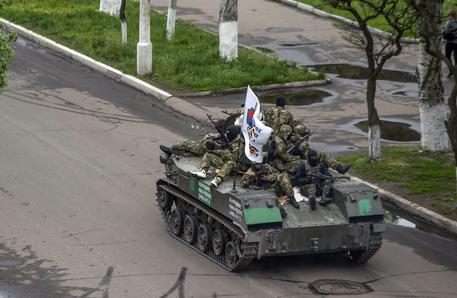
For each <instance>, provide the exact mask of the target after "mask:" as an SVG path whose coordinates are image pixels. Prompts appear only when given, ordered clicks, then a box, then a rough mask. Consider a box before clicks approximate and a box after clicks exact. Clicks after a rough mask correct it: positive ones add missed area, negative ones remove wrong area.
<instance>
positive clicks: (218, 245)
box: [211, 229, 227, 256]
mask: <svg viewBox="0 0 457 298" xmlns="http://www.w3.org/2000/svg"><path fill="white" fill-rule="evenodd" d="M211 243H212V246H213V251H214V254H215V255H216V256H220V255H222V253H223V252H224V249H225V245H226V243H227V234H226V233H225V232H224V231H223V230H221V229H216V230H215V231H214V233H213V239H212V241H211Z"/></svg>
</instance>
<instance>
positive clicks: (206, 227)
mask: <svg viewBox="0 0 457 298" xmlns="http://www.w3.org/2000/svg"><path fill="white" fill-rule="evenodd" d="M164 163H165V167H166V176H167V177H166V178H163V179H159V180H158V181H157V202H158V206H159V208H160V210H161V211H162V213H163V215H164V219H165V222H166V224H167V225H168V230H169V232H170V235H171V236H172V237H174V238H175V239H177V240H178V241H180V242H182V243H184V244H186V245H187V246H189V247H191V248H192V249H195V250H196V251H198V252H200V253H201V254H202V255H204V256H205V257H207V258H209V259H211V260H212V261H214V262H216V263H217V264H219V265H221V266H222V267H224V268H225V269H227V270H229V271H238V270H241V269H242V268H244V267H245V266H247V265H248V264H249V262H250V261H251V260H252V259H254V258H258V259H260V258H263V257H268V256H282V255H303V254H321V253H342V254H344V255H346V256H347V257H348V258H349V259H350V260H352V261H354V262H359V263H361V262H365V261H367V260H368V259H369V258H370V257H371V256H373V255H374V254H375V253H376V251H377V250H378V249H379V248H380V247H381V243H382V233H383V232H384V231H385V224H384V210H383V208H382V205H381V200H380V197H379V195H378V193H377V192H376V191H375V190H374V189H371V188H369V187H367V186H365V185H362V184H358V183H354V182H352V181H348V180H346V179H344V180H337V181H335V182H334V183H333V188H332V197H333V198H334V202H333V203H331V204H329V205H327V206H325V207H322V206H318V208H316V210H311V208H310V206H309V203H308V202H306V201H302V202H299V205H300V209H295V208H293V207H292V206H290V205H285V206H284V207H283V208H284V210H285V211H286V213H287V216H285V217H282V216H281V212H280V209H279V207H278V203H277V199H276V196H275V194H274V192H273V191H271V190H254V189H244V188H240V187H236V189H235V190H234V189H233V179H234V178H233V177H231V178H230V179H226V181H224V182H223V183H221V184H220V185H219V186H218V187H217V188H214V187H211V185H210V181H211V179H210V178H211V177H208V178H207V179H201V178H198V177H195V176H193V175H192V174H191V172H192V171H196V170H198V168H199V164H200V159H199V158H195V157H179V156H172V157H171V158H168V159H166V160H164ZM237 179H239V177H238V178H237Z"/></svg>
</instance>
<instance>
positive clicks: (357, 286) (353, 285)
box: [309, 279, 373, 295]
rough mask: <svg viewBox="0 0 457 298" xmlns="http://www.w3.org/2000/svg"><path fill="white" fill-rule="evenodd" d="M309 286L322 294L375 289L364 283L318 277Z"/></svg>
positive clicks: (349, 293) (355, 292)
mask: <svg viewBox="0 0 457 298" xmlns="http://www.w3.org/2000/svg"><path fill="white" fill-rule="evenodd" d="M309 288H310V289H311V290H312V291H314V292H316V293H318V294H322V295H360V294H365V293H370V292H372V291H373V290H372V289H371V288H370V287H369V286H367V285H365V284H363V283H360V282H355V281H350V280H341V279H318V280H316V281H313V282H312V283H310V284H309Z"/></svg>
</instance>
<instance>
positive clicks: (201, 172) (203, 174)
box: [191, 169, 206, 178]
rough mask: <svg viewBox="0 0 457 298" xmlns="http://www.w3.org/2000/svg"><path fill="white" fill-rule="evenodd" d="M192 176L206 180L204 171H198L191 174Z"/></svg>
mask: <svg viewBox="0 0 457 298" xmlns="http://www.w3.org/2000/svg"><path fill="white" fill-rule="evenodd" d="M191 173H192V175H195V176H198V177H200V178H206V170H205V169H200V171H196V172H191Z"/></svg>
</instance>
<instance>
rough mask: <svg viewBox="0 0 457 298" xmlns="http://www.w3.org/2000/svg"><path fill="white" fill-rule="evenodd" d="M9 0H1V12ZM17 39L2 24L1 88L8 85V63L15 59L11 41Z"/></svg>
mask: <svg viewBox="0 0 457 298" xmlns="http://www.w3.org/2000/svg"><path fill="white" fill-rule="evenodd" d="M8 3H9V1H7V0H0V12H1V11H2V9H3V7H4V6H5V5H7V4H8ZM15 39H16V35H15V34H12V33H10V32H8V31H7V30H6V29H5V28H3V27H2V26H0V90H1V89H3V87H5V86H6V73H7V70H8V64H9V63H10V61H11V59H13V55H14V53H13V50H12V49H11V47H10V43H11V42H13V41H14V40H15Z"/></svg>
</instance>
